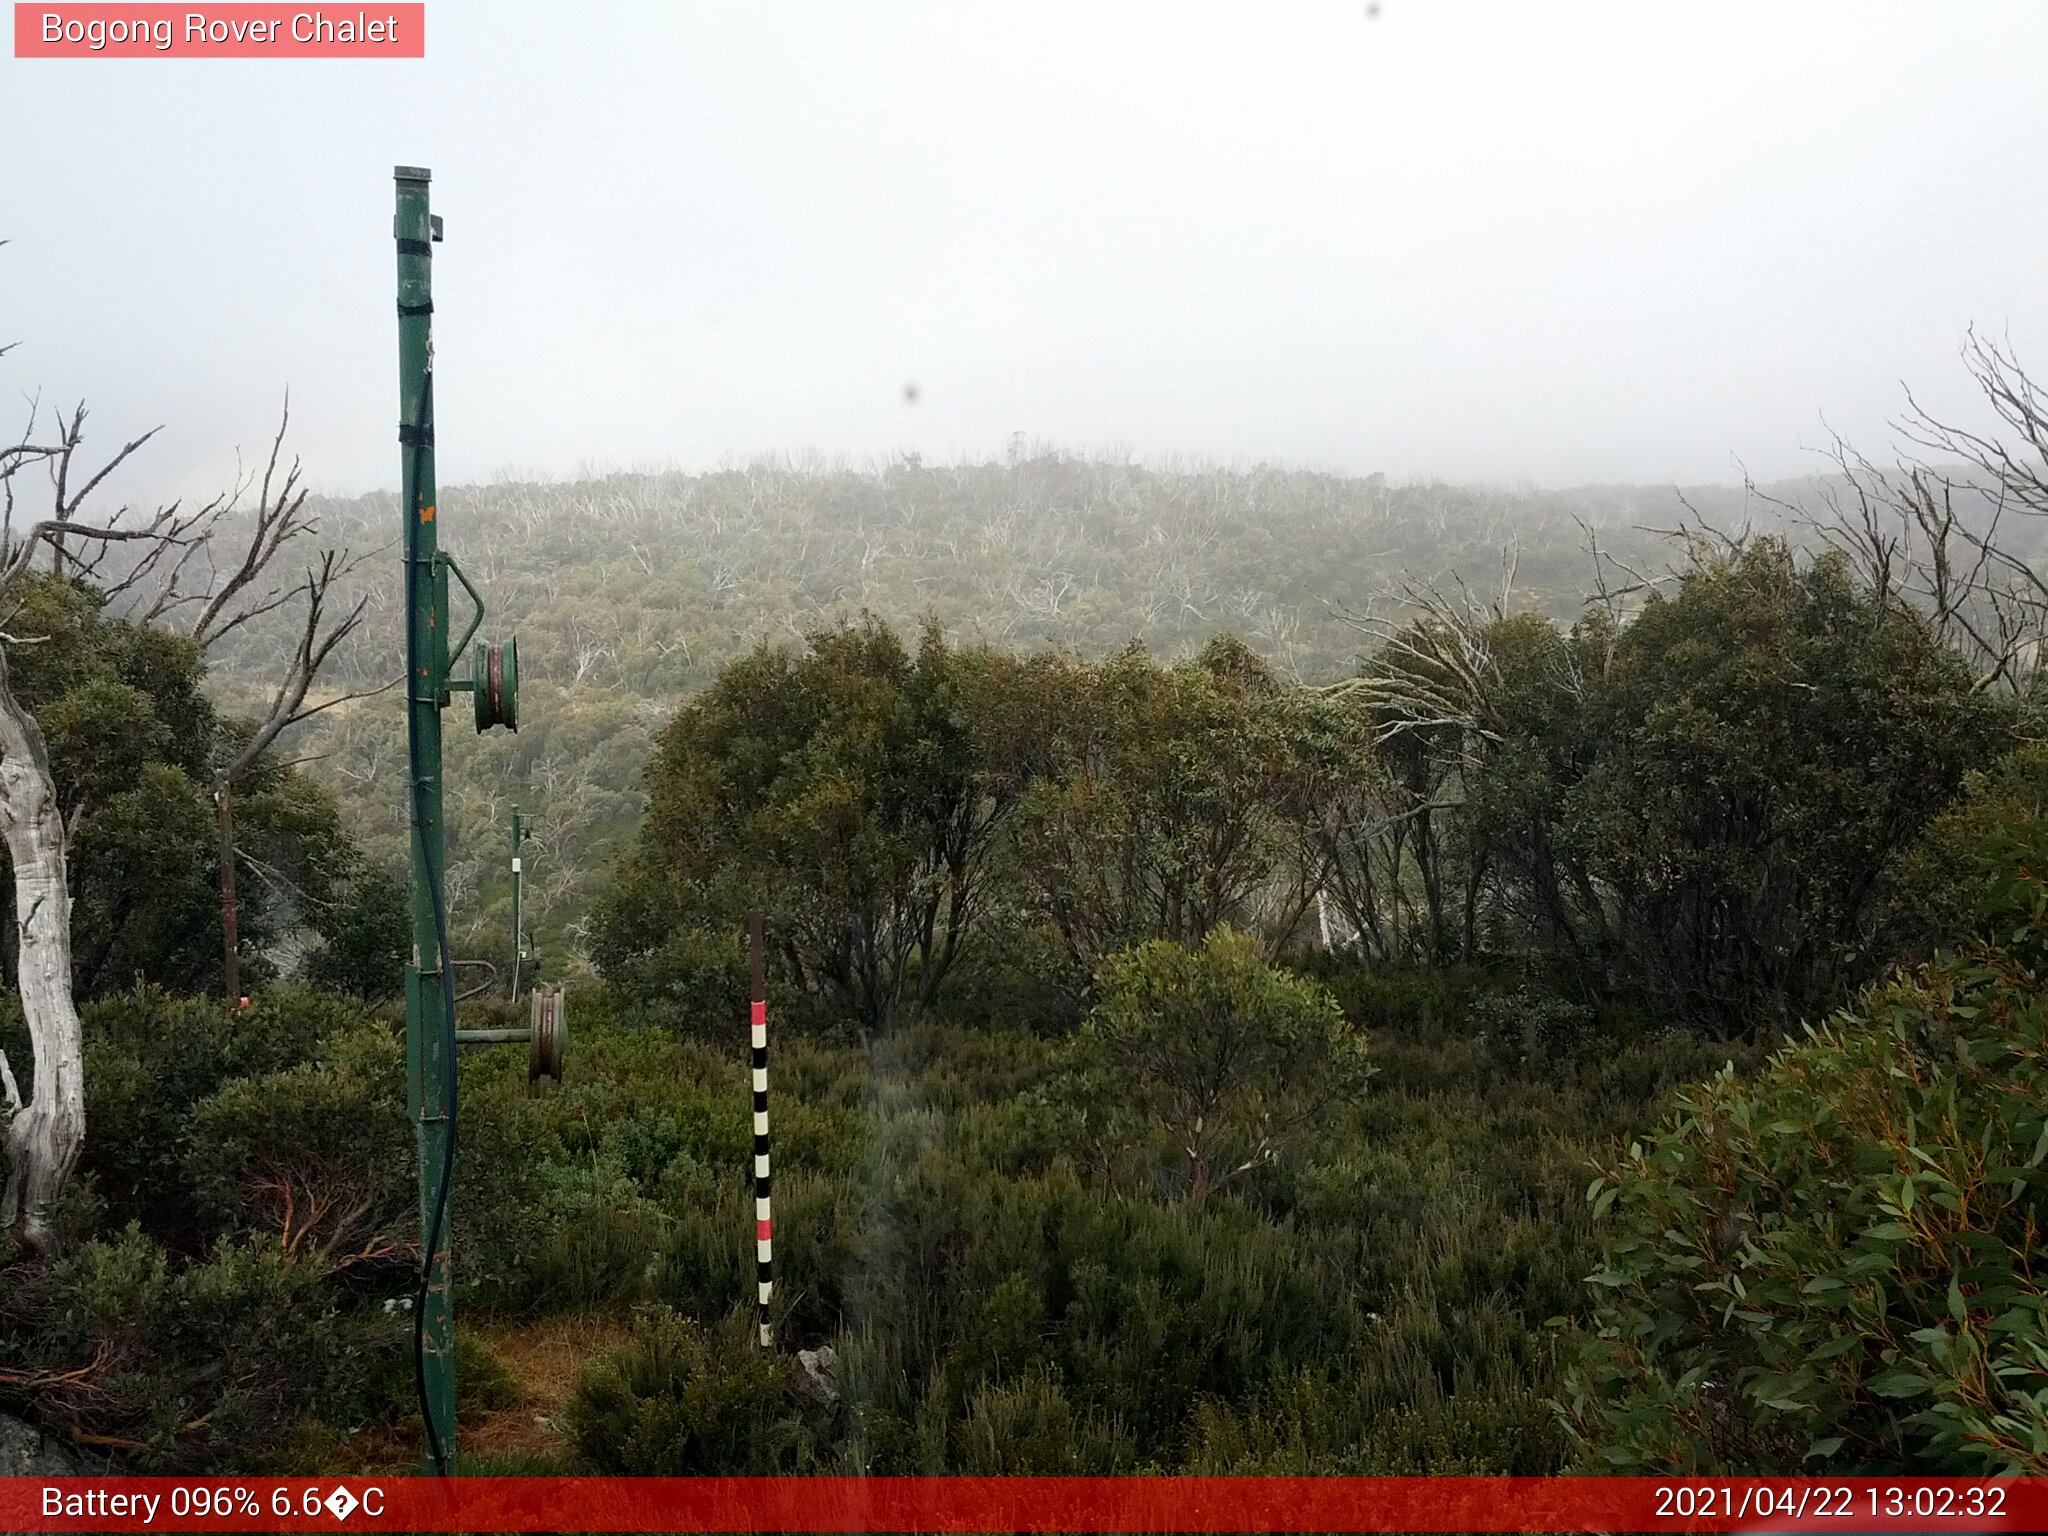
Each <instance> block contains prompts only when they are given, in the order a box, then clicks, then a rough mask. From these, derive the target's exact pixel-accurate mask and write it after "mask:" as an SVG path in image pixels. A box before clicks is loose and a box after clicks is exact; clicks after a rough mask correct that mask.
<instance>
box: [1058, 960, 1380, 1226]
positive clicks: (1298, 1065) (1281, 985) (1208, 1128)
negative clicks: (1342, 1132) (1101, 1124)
mask: <svg viewBox="0 0 2048 1536" xmlns="http://www.w3.org/2000/svg"><path fill="white" fill-rule="evenodd" d="M1096 990H1097V993H1098V996H1099V998H1100V1001H1098V1002H1097V1003H1096V1005H1095V1008H1094V1010H1093V1011H1092V1012H1091V1013H1090V1014H1089V1015H1088V1019H1087V1023H1086V1024H1085V1026H1084V1028H1083V1035H1082V1040H1081V1042H1080V1049H1079V1051H1078V1052H1077V1062H1078V1066H1079V1069H1080V1070H1079V1078H1080V1082H1079V1086H1080V1089H1081V1092H1082V1094H1083V1095H1085V1096H1086V1097H1087V1098H1088V1099H1089V1100H1091V1101H1092V1102H1093V1104H1094V1105H1095V1106H1098V1107H1099V1113H1100V1115H1101V1116H1103V1117H1106V1118H1108V1119H1109V1120H1110V1124H1109V1125H1108V1127H1107V1131H1108V1133H1109V1134H1110V1135H1112V1136H1125V1135H1128V1132H1127V1131H1126V1130H1125V1129H1124V1128H1123V1127H1122V1126H1121V1125H1119V1124H1118V1123H1117V1121H1118V1120H1119V1119H1121V1118H1123V1116H1121V1115H1119V1113H1118V1112H1119V1111H1120V1110H1124V1109H1126V1108H1130V1109H1135V1110H1136V1111H1137V1112H1138V1113H1140V1114H1142V1115H1143V1116H1144V1117H1145V1119H1146V1120H1148V1121H1149V1122H1151V1123H1152V1124H1153V1125H1155V1126H1158V1127H1159V1128H1161V1129H1162V1130H1163V1131H1164V1132H1165V1133H1166V1135H1167V1136H1168V1137H1169V1138H1171V1140H1172V1143H1173V1145H1174V1146H1175V1147H1176V1148H1177V1149H1178V1150H1179V1152H1180V1154H1181V1156H1182V1157H1183V1158H1184V1159H1185V1167H1186V1178H1187V1190H1188V1194H1189V1196H1190V1198H1192V1199H1193V1200H1195V1201H1196V1202H1198V1203H1199V1202H1200V1201H1201V1200H1202V1199H1203V1198H1204V1197H1206V1196H1207V1195H1208V1193H1209V1192H1210V1190H1212V1189H1214V1188H1216V1187H1217V1186H1218V1185H1221V1184H1224V1183H1227V1182H1228V1181H1230V1180H1231V1179H1234V1178H1237V1177H1239V1176H1240V1175H1243V1174H1246V1173H1249V1172H1251V1171H1253V1170H1254V1169H1257V1168H1260V1167H1262V1166H1264V1165H1266V1164H1268V1163H1272V1162H1275V1161H1277V1160H1278V1159H1279V1158H1280V1156H1281V1155H1282V1153H1283V1150H1285V1149H1286V1148H1287V1147H1288V1145H1289V1143H1290V1142H1291V1140H1292V1139H1293V1138H1294V1136H1295V1135H1297V1134H1299V1133H1305V1132H1306V1131H1307V1130H1308V1128H1309V1127H1310V1126H1311V1125H1313V1124H1314V1123H1315V1121H1316V1119H1317V1118H1318V1116H1319V1115H1320V1114H1321V1113H1322V1111H1324V1110H1325V1109H1327V1108H1328V1107H1329V1106H1330V1105H1331V1104H1333V1103H1336V1102H1341V1101H1342V1100H1343V1099H1344V1098H1345V1097H1346V1096H1347V1095H1350V1094H1353V1093H1356V1092H1358V1091H1359V1090H1361V1089H1362V1088H1363V1087H1364V1085H1365V1080H1366V1078H1367V1076H1368V1075H1370V1072H1371V1068H1370V1067H1369V1066H1368V1065H1367V1063H1366V1059H1365V1040H1364V1037H1363V1036H1362V1035H1360V1034H1359V1033H1358V1032H1357V1031H1356V1030H1354V1029H1353V1028H1352V1027H1351V1025H1350V1024H1349V1023H1348V1022H1347V1021H1346V1020H1345V1018H1344V1015H1343V1012H1342V1011H1341V1010H1340V1009H1339V1008H1338V1006H1337V1002H1336V999H1335V998H1333V997H1332V996H1331V995H1330V994H1329V992H1328V991H1327V990H1326V989H1324V988H1323V987H1321V986H1319V985H1318V984H1316V983H1315V982H1312V981H1307V980H1304V979H1303V978H1301V977H1299V976H1295V975H1292V974H1290V973H1289V972H1286V971H1282V970H1278V969H1275V968H1274V967H1272V966H1269V965H1267V964H1265V963H1264V961H1263V960H1262V959H1261V955H1260V950H1259V945H1258V943H1257V941H1256V940H1254V939H1252V938H1251V937H1250V936H1248V935H1246V934H1241V933H1238V932H1236V931H1235V930H1234V929H1231V928H1227V927H1221V928H1217V929H1215V930H1213V931H1212V932H1211V933H1210V934H1209V936H1208V937H1207V938H1205V939H1204V940H1203V941H1202V943H1201V945H1200V947H1198V948H1195V949H1183V948H1182V947H1181V946H1180V945H1178V944H1175V943H1172V942H1170V941H1167V940H1164V939H1155V940H1153V941H1152V942H1150V943H1147V944H1141V945H1139V946H1138V947H1137V948H1135V949H1132V950H1127V951H1125V952H1124V953H1122V954H1119V955H1114V956H1111V957H1110V958H1109V959H1108V960H1105V961H1104V962H1103V963H1102V966H1101V967H1100V969H1099V970H1098V972H1097V974H1096Z"/></svg>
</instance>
